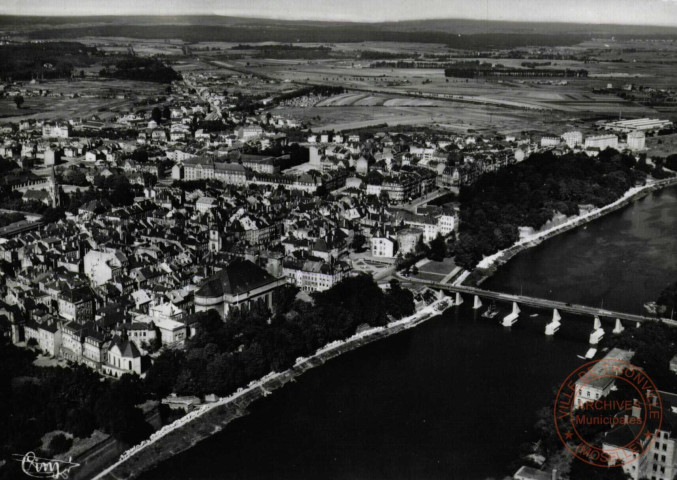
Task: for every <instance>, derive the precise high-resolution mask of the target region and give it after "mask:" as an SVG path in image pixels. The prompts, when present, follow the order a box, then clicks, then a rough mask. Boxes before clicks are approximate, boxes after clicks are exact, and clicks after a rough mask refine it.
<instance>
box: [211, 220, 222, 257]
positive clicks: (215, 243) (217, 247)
mask: <svg viewBox="0 0 677 480" xmlns="http://www.w3.org/2000/svg"><path fill="white" fill-rule="evenodd" d="M222 248H223V238H222V237H221V229H220V228H219V225H218V224H216V223H210V224H209V251H210V252H220V251H221V249H222Z"/></svg>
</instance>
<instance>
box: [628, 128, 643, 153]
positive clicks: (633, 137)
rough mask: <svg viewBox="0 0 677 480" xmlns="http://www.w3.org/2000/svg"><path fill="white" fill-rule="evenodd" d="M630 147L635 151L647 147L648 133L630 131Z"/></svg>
mask: <svg viewBox="0 0 677 480" xmlns="http://www.w3.org/2000/svg"><path fill="white" fill-rule="evenodd" d="M628 148H629V149H630V150H632V151H633V152H637V151H639V150H644V149H646V135H645V134H644V132H639V131H638V132H630V133H628Z"/></svg>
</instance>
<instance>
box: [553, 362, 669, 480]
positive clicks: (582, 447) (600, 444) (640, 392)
mask: <svg viewBox="0 0 677 480" xmlns="http://www.w3.org/2000/svg"><path fill="white" fill-rule="evenodd" d="M554 417H555V418H554V420H555V429H556V430H557V435H558V436H559V438H560V440H561V441H562V443H564V445H565V446H566V448H567V449H569V451H570V452H571V453H573V454H574V456H575V457H576V458H578V459H579V460H581V461H583V462H586V463H588V464H590V465H594V466H599V467H605V468H608V467H609V466H624V465H627V464H629V463H632V462H634V461H636V460H638V459H639V458H641V457H642V456H643V455H644V454H646V453H647V452H648V451H649V450H650V449H651V448H652V445H653V443H654V441H655V439H656V436H657V434H658V432H659V431H660V429H661V424H662V421H663V406H662V403H661V398H660V394H659V392H658V389H657V388H656V385H655V384H654V382H653V380H651V378H649V376H648V375H647V374H646V372H644V370H642V369H641V368H640V367H637V366H635V365H632V364H631V363H629V362H627V361H625V360H619V359H614V358H609V357H607V358H604V359H602V360H597V361H593V362H589V363H585V364H583V365H581V366H580V367H578V368H577V369H576V370H574V371H573V372H572V373H571V374H570V375H569V376H568V377H567V378H566V379H565V380H564V382H563V383H562V385H561V386H560V388H559V390H558V392H557V397H556V398H555V406H554Z"/></svg>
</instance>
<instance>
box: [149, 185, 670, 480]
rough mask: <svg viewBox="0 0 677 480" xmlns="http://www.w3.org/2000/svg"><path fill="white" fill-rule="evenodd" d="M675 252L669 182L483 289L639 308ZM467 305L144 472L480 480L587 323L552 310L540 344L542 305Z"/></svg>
mask: <svg viewBox="0 0 677 480" xmlns="http://www.w3.org/2000/svg"><path fill="white" fill-rule="evenodd" d="M675 252H677V189H675V188H672V189H668V190H665V191H662V192H658V193H654V194H650V195H649V196H647V197H646V198H644V199H640V200H639V201H637V202H636V203H634V204H631V205H630V206H628V207H626V208H624V209H621V210H619V211H617V212H614V213H611V214H610V215H607V216H605V217H603V218H601V219H599V220H597V221H595V222H593V223H591V224H589V225H588V226H587V228H585V229H583V228H579V229H576V230H573V231H571V232H568V233H565V234H563V235H561V236H558V237H555V238H553V239H550V240H548V241H546V242H544V243H543V244H541V245H539V246H538V247H535V248H533V249H530V250H526V251H524V252H522V253H521V254H519V255H518V256H516V257H515V258H514V259H512V260H511V261H510V262H509V263H508V264H507V265H505V266H504V267H502V268H501V270H500V271H499V272H498V273H497V274H496V275H495V276H494V277H493V278H491V279H489V280H488V281H487V282H485V284H484V285H483V287H485V288H490V289H496V290H504V291H510V292H519V291H520V290H522V291H523V293H524V294H528V295H534V296H543V297H550V298H554V299H558V300H563V301H568V302H576V303H583V304H589V305H600V304H601V302H602V300H603V301H604V306H605V307H608V308H610V309H619V310H626V311H628V312H635V313H639V312H641V305H642V303H644V302H646V301H648V300H653V299H654V298H655V297H656V295H657V294H658V292H659V291H660V290H661V289H662V288H663V287H664V286H665V284H667V283H668V282H670V281H673V280H675V279H677V264H676V262H677V257H676V256H675V255H674V254H675ZM467 300H468V301H466V302H465V303H464V304H463V305H462V306H461V307H460V308H453V309H450V310H447V312H445V313H444V315H441V316H439V317H437V318H435V319H432V320H430V321H429V322H427V323H425V324H423V325H421V326H419V327H417V328H415V329H413V330H410V331H407V332H404V333H401V334H399V335H395V336H393V337H390V338H388V339H385V340H382V341H379V342H376V343H373V344H370V345H367V346H365V347H363V348H361V349H358V350H355V351H353V352H350V353H347V354H345V355H343V356H341V357H339V358H336V359H333V360H331V361H329V362H328V363H327V364H326V365H324V366H322V367H320V368H317V369H314V370H311V371H309V372H307V373H306V374H304V375H303V376H301V377H300V378H299V379H298V381H297V382H296V383H293V384H290V385H288V386H285V387H284V388H283V389H281V390H279V391H276V392H275V393H274V394H273V395H271V396H270V397H267V398H264V399H262V400H261V401H259V402H256V403H255V404H253V405H252V407H251V410H252V411H251V414H250V415H248V416H245V417H243V418H241V419H238V420H236V421H234V422H233V423H232V424H230V425H229V426H228V427H227V428H226V429H225V430H224V431H222V432H220V433H218V434H216V435H214V436H213V437H211V438H209V439H207V440H205V441H203V442H201V443H200V444H198V445H197V446H195V447H193V448H192V449H189V450H187V451H186V452H183V453H181V454H179V455H177V456H176V457H174V458H172V459H171V460H169V461H167V462H165V463H163V464H161V465H159V466H158V467H157V468H156V469H155V470H154V471H151V472H148V473H147V474H145V475H144V476H142V478H143V479H144V480H156V479H158V480H159V479H163V480H164V479H181V480H184V479H200V480H203V479H224V478H227V479H238V478H241V479H272V478H275V479H316V478H323V479H363V478H364V479H409V478H417V479H418V478H424V479H463V480H473V479H478V480H482V479H486V478H503V477H504V476H506V475H508V474H512V473H514V471H515V469H516V468H515V464H514V463H513V462H514V460H515V459H516V457H517V456H518V451H519V446H520V444H522V443H524V442H528V441H532V440H533V439H534V436H533V433H532V430H531V428H532V426H533V424H534V421H535V420H536V411H537V410H538V409H539V408H541V407H543V406H545V405H546V404H547V403H548V401H549V400H550V399H551V395H552V389H553V387H554V386H555V385H557V384H558V383H559V382H561V381H562V380H563V379H564V377H565V376H566V374H567V373H569V372H570V371H571V370H573V369H574V368H575V367H576V366H578V365H579V364H580V360H579V359H578V358H577V357H576V355H577V354H582V353H584V352H585V350H586V349H587V343H586V339H587V335H588V333H589V331H590V328H591V324H592V321H591V319H590V318H574V317H572V316H567V315H563V317H564V318H563V326H562V329H561V330H560V332H558V333H557V335H556V336H555V337H554V338H547V337H545V336H544V335H543V327H544V325H545V323H546V322H547V319H548V318H549V316H550V314H551V313H550V312H543V311H541V312H536V311H531V310H528V309H524V310H523V311H524V313H523V314H522V315H521V316H520V321H519V322H518V324H517V325H516V326H515V327H513V328H512V329H504V328H503V327H501V326H499V318H500V317H502V315H503V314H501V315H500V316H499V317H496V318H495V319H493V320H487V319H484V318H481V317H480V316H478V315H477V313H476V312H474V311H473V310H472V309H471V308H470V303H471V302H470V299H467ZM500 307H501V309H502V310H503V311H504V312H507V310H508V307H509V306H508V305H502V306H500ZM536 313H538V315H537V316H532V315H536ZM606 326H607V327H608V326H610V325H606ZM607 332H608V333H607V334H608V335H610V328H607Z"/></svg>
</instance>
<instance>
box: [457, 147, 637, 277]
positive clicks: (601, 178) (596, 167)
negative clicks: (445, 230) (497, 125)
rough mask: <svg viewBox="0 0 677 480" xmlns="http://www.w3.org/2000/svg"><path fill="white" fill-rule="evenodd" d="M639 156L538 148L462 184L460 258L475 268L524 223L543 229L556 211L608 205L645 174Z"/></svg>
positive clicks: (512, 239)
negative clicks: (521, 159) (557, 153)
mask: <svg viewBox="0 0 677 480" xmlns="http://www.w3.org/2000/svg"><path fill="white" fill-rule="evenodd" d="M635 163H636V162H635V159H634V158H633V157H632V156H629V155H621V154H619V153H618V152H616V151H615V150H611V149H607V150H605V151H603V152H601V153H600V154H599V156H598V157H588V156H587V155H585V154H567V155H563V156H555V155H554V154H553V153H552V152H544V153H537V154H534V155H532V156H531V157H529V159H528V160H526V161H524V162H521V163H518V164H515V165H511V166H509V167H506V168H504V169H502V170H501V171H500V172H492V173H488V174H485V175H483V176H482V177H480V178H479V180H478V181H477V182H476V183H474V184H473V185H470V186H467V187H463V188H462V189H461V194H460V201H461V212H460V217H461V218H460V221H461V222H460V223H461V234H460V237H459V241H458V242H457V244H456V252H455V253H456V261H457V263H458V264H459V265H461V266H463V267H465V268H467V269H472V268H474V267H475V265H477V263H478V262H479V261H480V260H481V259H482V257H483V256H485V255H490V254H492V253H495V252H496V251H498V250H501V249H504V248H507V247H509V246H510V245H512V244H513V243H514V242H515V241H516V240H517V239H518V238H519V230H518V229H519V227H521V226H525V227H533V228H534V229H538V228H540V227H542V226H543V225H544V224H545V223H546V222H547V221H548V220H550V219H551V218H552V217H553V215H554V214H555V213H558V212H559V213H563V214H565V215H575V214H578V212H579V209H578V207H579V205H584V204H590V205H594V206H595V207H601V206H604V205H607V204H609V203H611V202H613V201H615V200H617V199H618V198H620V197H621V196H622V195H623V193H624V192H625V191H627V190H628V189H629V188H630V187H632V186H634V185H635V184H636V183H637V182H643V180H644V177H645V175H644V173H643V172H641V171H639V170H638V169H635V168H633V167H634V166H635Z"/></svg>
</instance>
